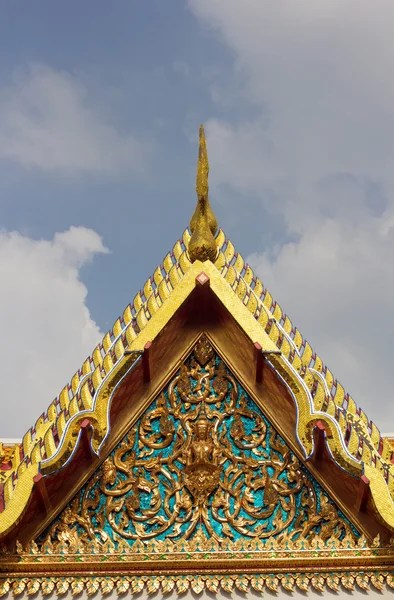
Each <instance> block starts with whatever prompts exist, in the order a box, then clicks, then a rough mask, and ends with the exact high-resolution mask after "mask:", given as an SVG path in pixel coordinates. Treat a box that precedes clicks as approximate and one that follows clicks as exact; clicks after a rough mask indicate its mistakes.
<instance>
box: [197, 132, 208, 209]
mask: <svg viewBox="0 0 394 600" xmlns="http://www.w3.org/2000/svg"><path fill="white" fill-rule="evenodd" d="M208 173H209V163H208V152H207V142H206V139H205V131H204V126H203V125H200V133H199V144H198V163H197V178H196V191H197V197H198V198H202V197H204V198H206V197H208Z"/></svg>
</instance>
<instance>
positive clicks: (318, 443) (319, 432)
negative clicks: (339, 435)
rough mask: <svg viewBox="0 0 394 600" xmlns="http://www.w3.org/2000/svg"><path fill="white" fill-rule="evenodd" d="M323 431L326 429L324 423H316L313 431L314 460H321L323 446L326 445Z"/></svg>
mask: <svg viewBox="0 0 394 600" xmlns="http://www.w3.org/2000/svg"><path fill="white" fill-rule="evenodd" d="M325 431H326V427H325V425H324V423H322V421H318V422H317V423H316V425H315V429H314V431H313V439H314V442H315V451H314V455H313V456H314V458H315V459H316V460H321V459H322V458H323V452H324V446H325V443H326V440H325V437H326V436H325Z"/></svg>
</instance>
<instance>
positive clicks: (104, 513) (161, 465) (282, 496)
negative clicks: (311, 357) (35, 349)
mask: <svg viewBox="0 0 394 600" xmlns="http://www.w3.org/2000/svg"><path fill="white" fill-rule="evenodd" d="M359 538H360V533H359V532H358V531H357V529H356V528H355V527H354V526H353V525H352V524H351V523H350V521H349V520H348V519H347V518H346V517H345V515H344V514H343V513H342V512H341V511H340V509H339V507H338V506H337V505H336V504H335V502H334V501H333V500H332V499H331V498H330V497H329V495H328V494H327V493H326V492H325V491H324V489H323V488H322V486H321V485H320V484H319V483H318V482H317V481H316V479H315V478H314V477H313V476H312V475H311V473H310V472H309V471H308V469H307V468H306V467H305V465H304V464H303V463H302V462H301V461H300V460H299V459H298V458H297V457H296V455H295V454H294V453H293V452H292V450H291V449H290V448H289V446H288V445H287V444H286V442H285V440H284V439H283V437H282V436H281V435H280V433H279V432H278V431H277V430H276V429H275V428H274V427H273V425H272V424H271V423H270V422H269V421H268V419H267V418H266V417H265V415H264V414H263V411H262V410H261V407H259V406H258V404H257V403H256V402H255V401H254V400H253V399H252V398H251V397H250V396H249V395H248V393H247V392H246V390H245V389H244V387H243V386H242V384H241V383H240V382H239V381H238V380H237V378H236V377H235V376H234V374H233V373H231V371H230V369H229V368H228V366H227V365H226V364H225V362H224V360H223V359H222V358H221V357H220V356H219V354H218V353H217V352H216V351H215V350H214V348H213V346H212V344H211V343H210V341H209V339H208V337H207V336H206V335H202V336H201V337H200V339H199V340H198V342H197V343H196V345H195V346H194V348H193V351H192V352H191V354H190V355H189V356H188V357H187V359H186V360H185V361H184V362H183V364H182V365H181V366H180V368H179V369H178V370H177V372H176V374H175V376H174V377H173V378H172V379H171V381H170V382H169V383H167V385H166V386H165V387H164V389H163V390H162V391H161V392H160V393H159V394H158V395H157V396H156V397H155V399H154V400H153V401H152V402H151V404H150V405H149V406H148V408H147V409H146V410H145V411H144V412H143V414H142V415H141V416H140V417H139V418H138V419H137V421H136V422H135V424H134V425H133V426H132V428H131V429H130V430H129V432H128V433H127V435H126V436H125V437H124V438H123V439H122V441H121V442H120V443H118V445H117V446H116V448H115V449H114V450H113V451H112V452H111V454H110V455H109V456H108V457H107V458H106V459H105V461H104V462H103V464H102V466H101V467H100V469H98V470H97V471H96V472H95V473H94V475H93V476H92V477H91V478H90V479H89V481H88V482H87V483H86V484H85V485H84V486H83V488H82V489H81V490H80V491H79V492H78V493H77V495H76V496H75V497H74V499H73V500H72V501H71V502H70V503H69V504H68V505H67V507H66V508H65V509H64V510H63V511H62V512H61V513H60V515H59V516H58V517H57V518H56V519H55V520H54V521H53V523H52V524H51V525H50V526H49V527H48V528H47V530H46V531H45V532H44V533H43V534H42V535H41V536H40V538H39V540H37V541H38V544H39V547H40V549H41V551H42V552H44V553H45V552H46V551H48V549H50V551H51V552H55V553H64V552H66V553H74V552H76V551H87V549H89V551H91V550H92V549H94V550H95V551H96V552H100V551H101V552H102V551H103V549H104V550H107V551H109V552H119V551H122V552H124V551H125V548H126V549H127V551H128V552H135V551H141V548H142V547H144V548H145V550H146V551H149V552H159V553H160V552H163V551H165V549H167V551H168V550H171V551H177V552H190V551H193V550H194V551H195V550H196V549H197V550H198V549H207V550H208V549H211V550H215V549H216V550H217V551H218V550H220V549H231V548H232V549H235V548H238V549H239V548H241V547H242V548H245V549H248V548H249V549H255V550H258V549H260V550H263V549H264V548H265V547H268V546H269V545H272V544H274V545H275V546H278V547H279V546H281V545H283V544H285V545H286V546H288V547H293V548H300V547H301V546H302V545H305V546H311V544H314V545H316V543H318V544H321V545H323V546H324V545H326V544H334V545H338V546H339V545H341V543H346V544H348V545H349V544H350V545H352V546H356V545H357V541H358V539H359ZM267 544H268V546H267Z"/></svg>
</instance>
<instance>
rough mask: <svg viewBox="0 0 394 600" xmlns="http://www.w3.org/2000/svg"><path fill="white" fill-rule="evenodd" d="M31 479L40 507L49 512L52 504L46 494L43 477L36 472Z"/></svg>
mask: <svg viewBox="0 0 394 600" xmlns="http://www.w3.org/2000/svg"><path fill="white" fill-rule="evenodd" d="M33 481H34V487H35V489H36V490H37V495H38V499H39V502H40V504H41V506H42V508H43V509H44V511H45V512H49V511H50V510H51V508H52V504H51V501H50V499H49V496H48V490H47V486H46V483H45V479H44V477H43V476H42V475H41V473H37V475H36V476H35V477H34V478H33Z"/></svg>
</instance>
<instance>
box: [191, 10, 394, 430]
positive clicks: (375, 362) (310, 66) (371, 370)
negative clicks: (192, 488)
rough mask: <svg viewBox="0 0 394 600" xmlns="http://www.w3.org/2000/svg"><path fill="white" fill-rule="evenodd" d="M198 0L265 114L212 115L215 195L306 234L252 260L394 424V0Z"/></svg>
mask: <svg viewBox="0 0 394 600" xmlns="http://www.w3.org/2000/svg"><path fill="white" fill-rule="evenodd" d="M190 6H191V9H192V10H193V11H194V13H195V14H196V15H197V16H198V17H199V18H200V19H201V20H202V21H203V22H204V23H205V24H206V25H207V26H208V27H209V28H211V29H213V30H214V31H215V34H219V35H220V37H221V38H222V40H223V41H224V42H225V43H226V44H227V45H228V46H229V47H230V48H231V49H232V51H233V52H234V57H235V62H234V73H233V75H234V77H233V85H234V88H235V90H236V93H237V97H239V98H240V103H243V105H244V107H245V106H247V105H248V104H249V105H250V106H253V114H256V113H257V114H258V116H257V117H255V118H251V119H249V120H246V119H244V120H243V121H240V122H236V121H235V122H234V121H233V122H226V121H223V120H219V119H212V120H211V121H210V122H209V123H208V124H207V135H208V144H209V150H210V157H211V162H212V169H211V173H212V183H213V184H214V185H216V192H217V194H220V189H221V187H220V186H221V185H222V184H226V185H228V186H231V187H232V188H233V189H236V190H238V191H239V193H240V196H241V197H242V194H247V195H248V194H249V195H253V196H257V197H259V198H261V201H262V202H263V203H264V204H265V206H266V208H267V209H268V210H270V211H276V212H279V213H280V214H281V215H283V217H284V219H285V223H286V228H287V233H291V234H292V235H293V237H294V236H295V237H296V239H297V240H298V241H297V242H292V243H286V242H284V243H283V244H282V245H279V246H278V247H276V248H270V249H267V250H266V251H264V252H262V253H260V254H256V255H254V256H253V257H251V261H252V263H253V264H254V265H255V266H256V267H257V270H258V272H259V275H260V276H261V277H262V279H263V281H264V282H265V284H266V285H267V287H268V288H269V289H270V291H271V292H272V293H273V294H274V295H275V297H276V299H277V301H278V302H279V303H280V304H281V306H282V308H283V309H284V310H285V311H288V313H289V316H290V318H291V319H293V322H294V324H295V325H296V326H298V327H299V328H300V330H301V331H302V332H303V333H304V334H306V335H307V336H308V338H309V339H308V341H309V342H310V343H311V345H312V346H313V348H314V349H315V350H316V351H317V352H318V353H319V354H320V355H321V356H322V358H323V360H324V361H325V362H326V363H327V365H328V366H329V367H330V368H331V369H332V370H333V372H334V375H336V376H337V377H338V379H339V380H340V381H341V383H342V385H344V387H345V389H346V390H347V391H348V392H349V393H350V394H352V395H353V396H354V398H355V400H356V402H358V403H359V404H360V405H361V406H362V407H363V409H364V410H366V411H367V413H368V414H369V416H370V417H371V418H373V420H375V422H377V424H378V425H379V426H380V427H381V428H383V429H384V430H386V431H387V430H390V429H392V430H394V402H393V395H394V393H393V389H392V382H391V369H392V367H391V364H392V361H393V354H394V343H393V342H394V315H393V311H392V308H391V307H392V304H393V297H394V269H393V262H394V240H393V227H392V224H393V222H394V168H393V165H394V79H393V78H392V77H391V73H393V71H394V38H393V35H392V31H393V24H394V4H393V3H392V2H391V1H386V0H382V1H381V2H380V3H379V10H377V7H376V4H372V3H371V2H369V1H367V0H346V1H343V0H321V1H320V2H310V0H299V1H297V2H294V1H293V0H283V1H281V2H270V1H264V0H244V1H243V2H239V1H238V0H215V1H212V0H191V1H190ZM226 93H228V90H226ZM215 101H216V102H218V103H219V105H220V102H221V101H222V100H221V98H220V93H219V92H218V90H217V89H216V90H215ZM223 105H224V106H225V105H226V98H225V97H224V98H223ZM258 109H260V111H259V110H258ZM243 114H246V112H245V110H244V112H243ZM251 114H252V113H251ZM267 192H270V193H267ZM273 196H274V197H275V203H274V204H273V203H272V197H273ZM282 237H283V236H282ZM257 243H258V242H257ZM260 243H262V241H261V240H260ZM240 250H241V251H242V248H240ZM390 423H391V425H390Z"/></svg>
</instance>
